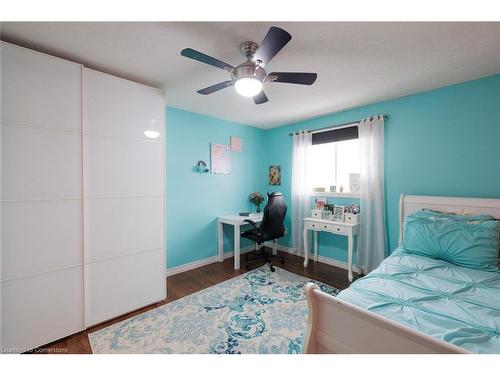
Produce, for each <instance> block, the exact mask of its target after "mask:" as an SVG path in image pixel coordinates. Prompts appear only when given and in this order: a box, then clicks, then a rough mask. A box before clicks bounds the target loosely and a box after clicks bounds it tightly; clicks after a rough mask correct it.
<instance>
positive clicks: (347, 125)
mask: <svg viewBox="0 0 500 375" xmlns="http://www.w3.org/2000/svg"><path fill="white" fill-rule="evenodd" d="M376 116H380V115H374V116H370V117H369V118H370V120H371V119H373V118H374V117H376ZM381 116H384V119H386V120H387V119H388V118H389V115H388V114H387V113H384V114H383V115H381ZM360 122H361V120H358V121H351V122H344V123H343V124H338V125H333V126H327V127H326V128H319V129H313V130H307V132H308V133H312V134H314V133H321V132H326V131H328V130H333V129H342V128H350V127H351V126H356V125H357V124H359V123H360ZM294 134H299V132H292V133H288V135H289V136H292V135H294Z"/></svg>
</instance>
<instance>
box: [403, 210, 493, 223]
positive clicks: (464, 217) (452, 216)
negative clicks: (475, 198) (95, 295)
mask: <svg viewBox="0 0 500 375" xmlns="http://www.w3.org/2000/svg"><path fill="white" fill-rule="evenodd" d="M412 215H416V216H419V217H437V218H442V219H449V220H455V221H485V220H495V218H494V217H493V216H491V215H484V214H483V215H468V214H458V213H447V212H441V211H434V210H428V209H424V210H422V211H418V212H415V213H414V214H412Z"/></svg>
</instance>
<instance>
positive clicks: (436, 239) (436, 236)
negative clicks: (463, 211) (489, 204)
mask: <svg viewBox="0 0 500 375" xmlns="http://www.w3.org/2000/svg"><path fill="white" fill-rule="evenodd" d="M450 216H452V215H449V214H441V213H437V214H436V212H432V211H419V212H415V213H413V214H410V215H408V216H407V217H406V220H405V223H404V228H403V245H402V247H403V249H404V250H405V251H407V252H409V253H412V254H417V255H422V256H427V257H430V258H435V259H441V260H444V261H447V262H450V263H454V264H457V265H459V266H463V267H468V268H474V269H481V270H486V271H496V270H497V269H498V233H499V230H500V222H499V221H498V220H488V219H484V217H483V219H484V220H481V219H480V217H482V216H483V215H476V217H475V219H476V220H465V219H464V218H459V219H456V220H454V219H453V218H452V217H450ZM453 216H456V215H453ZM460 216H462V215H460ZM469 218H470V217H469ZM478 219H479V220H478Z"/></svg>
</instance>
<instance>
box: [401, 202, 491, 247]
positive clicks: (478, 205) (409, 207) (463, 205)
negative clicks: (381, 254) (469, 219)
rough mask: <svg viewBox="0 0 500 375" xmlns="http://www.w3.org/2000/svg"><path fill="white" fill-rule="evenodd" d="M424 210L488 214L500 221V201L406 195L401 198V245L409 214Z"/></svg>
mask: <svg viewBox="0 0 500 375" xmlns="http://www.w3.org/2000/svg"><path fill="white" fill-rule="evenodd" d="M423 208H428V209H430V210H436V211H460V210H463V211H465V212H467V213H470V214H486V215H491V216H493V217H495V218H496V219H500V199H490V198H459V197H434V196H425V195H405V194H401V197H400V198H399V244H400V245H401V243H402V241H403V221H404V219H405V217H406V215H408V214H409V213H412V212H415V211H419V210H421V209H423Z"/></svg>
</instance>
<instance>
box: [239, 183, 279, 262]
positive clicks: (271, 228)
mask: <svg viewBox="0 0 500 375" xmlns="http://www.w3.org/2000/svg"><path fill="white" fill-rule="evenodd" d="M286 210H287V207H286V204H285V200H284V199H283V195H282V194H281V193H280V192H274V193H271V194H269V193H267V204H266V207H264V216H263V218H262V221H261V223H260V225H257V224H256V223H255V222H254V221H253V220H248V219H247V220H245V221H246V222H247V223H249V224H250V225H252V226H253V228H252V229H250V230H247V231H246V232H243V233H242V234H241V237H245V238H248V239H249V240H250V241H253V242H255V243H256V244H257V245H261V244H262V243H264V242H265V241H273V242H274V245H276V241H277V240H278V238H281V237H283V236H284V235H285V227H284V226H283V222H284V221H285V215H286ZM271 257H272V255H270V254H268V253H267V252H266V249H265V248H261V249H260V250H255V251H252V252H251V253H247V254H246V256H245V264H246V268H247V269H249V264H248V261H249V260H250V259H251V258H254V259H256V258H264V259H265V261H266V263H268V264H269V266H270V267H271V271H272V272H274V271H275V270H274V266H273V262H272V260H271ZM283 263H285V258H284V257H283V256H281V264H283Z"/></svg>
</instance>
